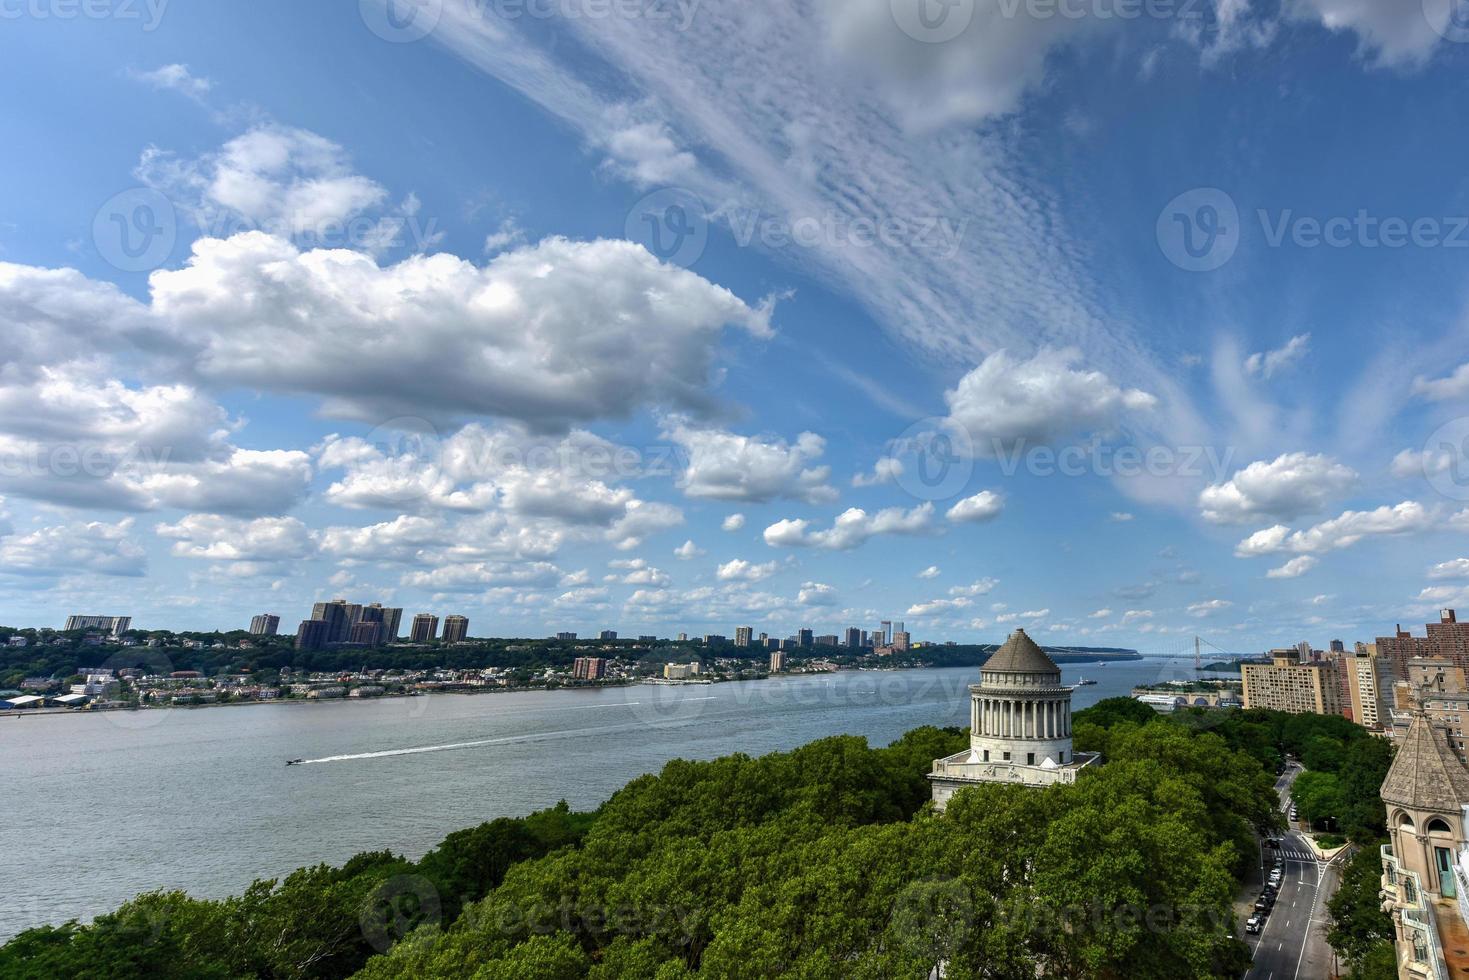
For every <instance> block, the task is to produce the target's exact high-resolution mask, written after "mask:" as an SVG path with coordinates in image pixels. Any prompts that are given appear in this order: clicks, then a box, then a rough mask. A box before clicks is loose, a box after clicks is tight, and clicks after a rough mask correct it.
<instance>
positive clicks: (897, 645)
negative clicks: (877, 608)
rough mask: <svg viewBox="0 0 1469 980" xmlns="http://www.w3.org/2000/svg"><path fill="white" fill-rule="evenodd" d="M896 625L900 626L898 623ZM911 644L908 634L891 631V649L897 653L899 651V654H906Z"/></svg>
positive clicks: (903, 631) (901, 631) (904, 631)
mask: <svg viewBox="0 0 1469 980" xmlns="http://www.w3.org/2000/svg"><path fill="white" fill-rule="evenodd" d="M898 625H900V626H901V625H902V624H901V623H899V624H898ZM912 642H913V640H912V637H910V636H909V635H908V632H907V631H906V630H894V631H893V644H892V645H893V649H894V650H897V651H899V652H901V653H907V652H908V648H909V647H910V646H911V645H912Z"/></svg>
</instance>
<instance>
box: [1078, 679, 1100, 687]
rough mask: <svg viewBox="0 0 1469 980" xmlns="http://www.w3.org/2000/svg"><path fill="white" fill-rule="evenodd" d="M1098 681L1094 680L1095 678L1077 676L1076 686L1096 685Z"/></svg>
mask: <svg viewBox="0 0 1469 980" xmlns="http://www.w3.org/2000/svg"><path fill="white" fill-rule="evenodd" d="M1096 683H1097V682H1096V681H1094V680H1088V679H1087V678H1085V677H1080V678H1077V681H1076V686H1077V687H1094V686H1095V685H1096Z"/></svg>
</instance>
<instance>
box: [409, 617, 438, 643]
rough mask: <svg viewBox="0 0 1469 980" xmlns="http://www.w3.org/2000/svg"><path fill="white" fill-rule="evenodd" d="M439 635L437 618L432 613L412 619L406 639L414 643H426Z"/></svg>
mask: <svg viewBox="0 0 1469 980" xmlns="http://www.w3.org/2000/svg"><path fill="white" fill-rule="evenodd" d="M438 635H439V617H437V616H435V615H434V614H433V613H419V614H418V615H417V616H414V617H413V625H412V626H411V627H409V631H408V638H409V639H411V640H412V641H413V642H414V643H427V642H428V641H429V640H432V639H433V638H434V637H436V636H438Z"/></svg>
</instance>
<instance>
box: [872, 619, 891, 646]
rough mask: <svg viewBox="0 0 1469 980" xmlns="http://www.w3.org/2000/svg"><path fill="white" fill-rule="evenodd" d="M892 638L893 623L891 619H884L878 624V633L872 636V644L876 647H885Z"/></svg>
mask: <svg viewBox="0 0 1469 980" xmlns="http://www.w3.org/2000/svg"><path fill="white" fill-rule="evenodd" d="M892 640H893V624H892V623H891V622H890V621H889V620H886V619H884V620H883V621H882V622H881V623H879V624H878V627H877V633H876V634H874V635H873V637H872V645H873V646H876V647H885V646H887V645H888V644H889V643H891V642H892Z"/></svg>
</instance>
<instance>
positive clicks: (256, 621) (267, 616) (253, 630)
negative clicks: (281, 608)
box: [250, 613, 281, 636]
mask: <svg viewBox="0 0 1469 980" xmlns="http://www.w3.org/2000/svg"><path fill="white" fill-rule="evenodd" d="M280 629H281V618H280V617H279V616H277V615H276V614H275V613H261V614H260V615H258V616H252V617H250V635H251V636H275V635H276V634H277V633H279V632H280Z"/></svg>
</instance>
